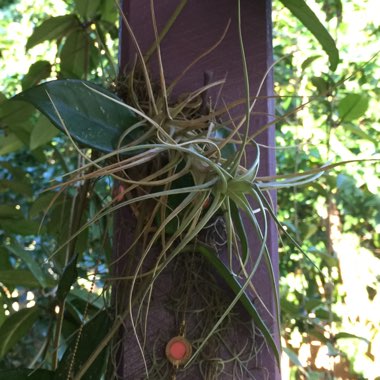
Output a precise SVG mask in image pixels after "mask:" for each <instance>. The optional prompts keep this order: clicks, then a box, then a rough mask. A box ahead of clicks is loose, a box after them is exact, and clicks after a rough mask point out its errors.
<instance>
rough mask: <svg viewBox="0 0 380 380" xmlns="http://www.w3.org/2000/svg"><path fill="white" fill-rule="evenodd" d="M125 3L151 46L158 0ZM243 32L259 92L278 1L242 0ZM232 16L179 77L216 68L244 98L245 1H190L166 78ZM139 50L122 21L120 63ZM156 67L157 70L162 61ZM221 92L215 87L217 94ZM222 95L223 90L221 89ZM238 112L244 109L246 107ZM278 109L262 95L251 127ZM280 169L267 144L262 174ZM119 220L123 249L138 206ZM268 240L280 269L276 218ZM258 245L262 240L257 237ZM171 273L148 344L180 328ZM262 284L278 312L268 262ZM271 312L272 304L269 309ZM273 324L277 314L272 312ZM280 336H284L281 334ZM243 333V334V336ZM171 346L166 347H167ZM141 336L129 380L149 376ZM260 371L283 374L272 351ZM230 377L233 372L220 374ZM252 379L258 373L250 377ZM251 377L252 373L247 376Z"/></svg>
mask: <svg viewBox="0 0 380 380" xmlns="http://www.w3.org/2000/svg"><path fill="white" fill-rule="evenodd" d="M122 3H123V9H124V12H125V13H126V15H127V17H128V19H129V21H130V23H131V25H132V28H133V30H134V33H135V35H136V37H137V39H138V42H139V45H140V47H141V49H142V51H146V50H147V49H148V47H149V46H150V45H151V43H152V42H153V29H152V22H151V12H150V2H149V1H148V0H124V1H123V2H122ZM178 3H179V1H177V0H159V1H156V16H157V20H158V27H159V28H160V27H162V26H163V25H165V23H166V21H167V20H168V18H169V17H170V15H171V14H172V12H173V10H174V9H175V7H176V6H177V5H178ZM241 7H242V22H243V28H242V29H243V36H244V44H245V49H246V55H247V61H248V66H249V74H250V84H251V94H252V95H256V92H257V88H258V86H259V84H260V82H261V80H262V78H263V75H264V74H265V72H266V71H267V69H268V67H269V65H270V64H271V62H272V35H271V31H272V29H271V2H270V0H242V1H241ZM229 20H231V26H230V28H229V30H228V32H227V35H226V37H225V38H224V40H223V41H222V43H221V44H220V46H219V47H218V48H217V49H215V50H214V51H213V52H212V53H211V54H209V55H207V57H205V58H203V59H202V60H200V61H199V62H198V63H197V64H196V65H195V66H194V67H193V68H192V69H191V70H190V71H189V72H188V73H187V74H186V75H185V76H184V78H183V79H182V80H181V81H180V82H179V84H178V86H177V87H176V93H177V94H180V93H183V92H189V91H191V90H195V89H197V88H199V87H201V86H202V85H203V84H204V73H205V72H212V73H213V80H218V79H222V78H224V77H226V78H227V81H226V84H225V85H224V87H223V91H222V98H223V100H224V101H225V102H226V103H228V102H231V101H234V100H236V99H241V98H244V96H245V93H244V85H243V74H242V73H243V71H242V61H241V53H240V46H239V40H238V29H237V22H236V21H237V2H236V1H232V0H189V1H188V5H187V6H186V7H185V9H184V10H183V12H182V13H181V14H180V16H179V17H178V19H177V21H176V23H175V24H174V26H173V27H172V29H171V30H170V32H169V33H168V35H167V36H166V38H165V40H164V41H163V43H162V46H161V50H162V57H163V64H164V70H165V77H166V80H167V82H168V83H170V82H171V81H172V80H173V79H174V78H176V77H177V76H178V75H179V74H181V72H182V71H183V69H184V68H185V67H186V66H187V65H188V64H189V63H190V62H191V61H192V60H194V59H196V58H197V57H198V56H199V55H200V54H202V53H203V52H204V51H206V50H207V49H209V48H210V47H211V46H212V45H214V44H215V42H216V41H217V40H218V39H219V38H220V37H221V35H222V34H223V31H224V30H225V28H226V26H227V24H228V22H229ZM134 55H135V52H134V49H133V47H132V44H131V43H130V38H129V36H128V33H127V31H126V29H125V28H124V27H122V28H121V46H120V66H121V67H122V68H123V67H126V66H127V65H128V64H129V63H130V62H131V61H132V60H133V58H134ZM152 62H153V66H152V71H153V72H155V71H156V70H157V68H156V67H155V64H154V62H155V61H154V60H152ZM272 88H273V81H272V76H271V75H269V76H268V78H267V80H266V81H265V84H264V86H263V89H262V91H261V93H260V96H263V97H265V96H268V95H271V94H272V91H273V90H272ZM211 95H213V94H211ZM214 95H215V94H214ZM236 112H237V113H239V112H243V111H242V109H240V111H239V110H237V111H236ZM273 113H274V104H273V100H272V99H270V98H264V99H261V100H259V101H258V102H257V105H256V108H255V110H254V115H253V117H252V122H251V130H252V131H254V130H257V129H258V128H260V127H261V126H263V125H265V124H266V123H267V122H268V121H269V120H271V116H270V115H273ZM258 141H259V142H260V143H261V144H263V145H266V146H273V145H274V130H273V128H270V129H268V130H266V131H265V132H264V133H262V134H261V135H260V136H259V138H258ZM254 154H255V152H254V151H253V150H252V151H248V156H247V157H248V159H253V158H254ZM274 173H275V157H274V150H273V149H262V151H261V167H260V174H261V175H272V174H274ZM116 225H117V226H119V229H118V230H116V235H115V252H116V255H117V254H118V252H123V251H124V250H125V247H128V245H129V244H130V241H131V234H132V231H133V222H132V219H131V214H130V211H129V210H127V209H125V210H121V211H120V212H119V213H118V214H117V215H116ZM268 246H269V249H270V252H271V255H272V261H273V266H274V268H275V269H276V270H277V268H278V259H277V236H276V229H275V226H274V225H273V223H271V224H270V229H269V238H268ZM251 247H252V248H253V251H254V247H255V241H254V240H252V241H251ZM118 265H119V268H118V269H117V270H116V271H117V272H119V271H120V272H122V271H123V262H122V261H121V262H120V263H119V264H118ZM171 281H172V280H171V278H170V276H169V275H167V276H166V277H165V275H164V276H163V277H162V278H161V280H160V283H159V284H158V286H157V291H156V292H157V294H155V295H154V303H153V304H152V305H151V307H152V310H153V312H154V318H153V319H151V320H150V321H149V331H148V338H147V347H149V345H152V346H153V343H154V342H155V341H156V339H157V336H158V335H160V336H162V335H164V337H165V339H166V338H167V339H168V340H169V339H170V338H171V337H173V336H175V335H176V334H177V332H178V331H177V329H176V327H175V325H174V318H173V315H171V314H170V313H169V312H168V310H166V309H165V308H164V307H163V306H162V304H161V303H160V299H164V298H165V290H166V289H167V288H170V286H171ZM253 281H254V284H255V287H256V289H257V291H258V293H259V294H260V297H261V298H262V299H263V300H264V302H265V305H266V307H267V308H268V310H269V311H270V312H271V313H272V314H274V310H275V305H274V299H273V295H272V290H271V288H270V285H269V283H268V280H267V273H266V269H265V267H264V266H262V267H261V268H260V270H259V271H258V272H257V274H256V275H255V277H254V279H253ZM262 312H263V315H265V311H264V310H263V311H262ZM267 320H268V324H269V325H273V320H271V318H270V317H269V316H268V315H267ZM277 338H279V337H277ZM236 339H239V337H238V336H237V337H236ZM163 350H164V349H163ZM140 356H141V355H140V353H139V352H138V350H137V348H136V345H135V342H134V338H133V337H131V334H130V333H128V332H127V333H126V334H125V335H124V337H123V346H122V350H121V351H120V357H119V363H118V368H119V376H120V377H121V378H123V379H143V378H145V377H144V375H143V363H142V361H141V358H140ZM252 374H254V377H252V378H255V379H259V380H261V379H269V380H278V379H280V375H279V372H278V369H277V365H276V363H275V361H274V359H273V357H272V355H271V354H270V353H269V352H268V351H266V350H263V351H261V353H260V355H259V357H258V358H257V360H255V362H254V363H252ZM201 378H202V377H200V374H199V373H198V372H197V371H193V372H190V371H188V372H185V373H183V374H180V375H179V376H178V377H177V379H193V380H195V379H201ZM219 378H220V379H222V380H223V379H224V378H225V379H230V378H231V376H228V375H226V376H225V377H219ZM249 378H251V377H249ZM247 379H248V377H247Z"/></svg>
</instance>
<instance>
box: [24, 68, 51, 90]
mask: <svg viewBox="0 0 380 380" xmlns="http://www.w3.org/2000/svg"><path fill="white" fill-rule="evenodd" d="M50 73H51V64H50V62H48V61H37V62H35V63H33V65H32V66H30V67H29V71H28V73H27V74H26V75H25V76H24V78H23V79H22V81H21V85H22V89H23V90H26V89H28V88H30V87H33V86H36V85H37V84H38V83H40V82H41V81H42V80H43V79H46V78H49V76H50Z"/></svg>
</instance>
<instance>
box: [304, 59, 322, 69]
mask: <svg viewBox="0 0 380 380" xmlns="http://www.w3.org/2000/svg"><path fill="white" fill-rule="evenodd" d="M318 58H321V56H320V55H312V56H311V57H307V58H306V59H305V60H304V61H303V62H302V65H301V69H302V71H304V70H306V69H307V68H308V67H309V66H310V65H311V64H312V63H313V62H314V61H316V60H317V59H318Z"/></svg>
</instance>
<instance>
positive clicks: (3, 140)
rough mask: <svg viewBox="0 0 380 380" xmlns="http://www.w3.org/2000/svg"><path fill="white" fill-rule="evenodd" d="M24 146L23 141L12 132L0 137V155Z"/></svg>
mask: <svg viewBox="0 0 380 380" xmlns="http://www.w3.org/2000/svg"><path fill="white" fill-rule="evenodd" d="M23 146H24V144H23V142H22V141H20V139H19V138H18V137H17V136H16V135H15V134H14V133H10V134H9V135H8V136H5V137H0V156H3V155H5V154H8V153H12V152H15V151H17V150H19V149H21V148H22V147H23Z"/></svg>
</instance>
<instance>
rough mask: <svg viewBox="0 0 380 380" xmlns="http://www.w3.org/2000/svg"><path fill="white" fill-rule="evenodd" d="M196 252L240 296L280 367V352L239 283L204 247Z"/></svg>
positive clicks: (215, 255)
mask: <svg viewBox="0 0 380 380" xmlns="http://www.w3.org/2000/svg"><path fill="white" fill-rule="evenodd" d="M197 250H198V251H199V252H200V253H201V254H202V255H203V256H204V257H205V258H206V259H207V261H208V262H209V263H210V264H211V265H212V266H213V268H214V269H215V270H216V271H217V272H218V274H219V275H220V276H221V277H222V279H223V280H224V281H225V282H226V284H227V285H228V286H229V288H230V289H231V290H232V291H233V292H234V293H235V295H239V294H241V295H240V298H239V301H240V302H241V304H242V305H243V307H244V309H245V310H246V311H247V313H248V314H249V316H250V317H251V318H252V319H253V321H254V322H255V324H256V326H257V328H258V329H259V330H260V332H261V334H262V335H263V337H264V340H265V342H266V343H267V344H268V346H269V347H270V348H271V350H272V352H273V354H274V356H275V358H276V361H277V364H278V365H280V352H279V349H278V347H277V345H276V342H275V341H274V339H273V337H272V333H271V332H270V330H269V328H268V327H267V325H266V323H265V322H264V320H263V319H262V318H261V316H260V314H259V313H258V311H257V309H256V307H255V305H254V304H253V303H252V302H251V300H250V299H249V297H248V296H247V294H246V293H245V292H244V291H242V287H241V285H240V284H239V282H238V281H237V280H236V279H235V276H234V275H233V274H232V273H231V272H230V271H229V269H228V268H227V267H226V266H225V265H224V263H223V262H222V261H221V260H220V259H219V258H218V256H217V254H216V253H215V252H214V251H213V250H212V249H211V248H209V247H207V246H206V245H201V244H198V245H197Z"/></svg>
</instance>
